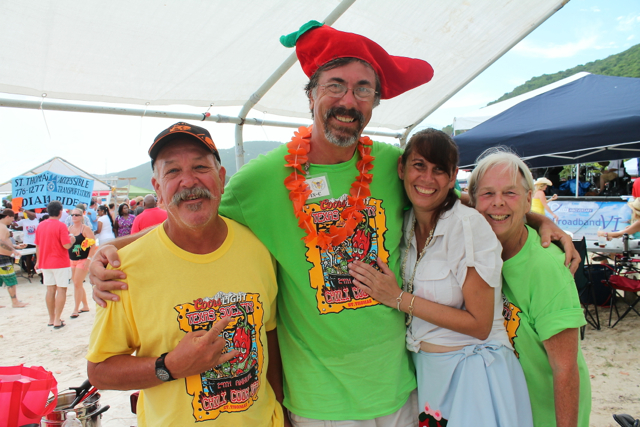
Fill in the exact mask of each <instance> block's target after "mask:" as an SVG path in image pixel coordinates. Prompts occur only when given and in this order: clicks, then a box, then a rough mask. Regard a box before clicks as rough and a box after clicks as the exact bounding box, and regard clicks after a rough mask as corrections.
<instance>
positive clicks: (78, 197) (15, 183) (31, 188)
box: [11, 171, 94, 209]
mask: <svg viewBox="0 0 640 427" xmlns="http://www.w3.org/2000/svg"><path fill="white" fill-rule="evenodd" d="M93 184H94V182H93V180H92V179H86V178H83V177H81V176H78V175H75V176H67V175H58V174H57V173H53V172H49V171H46V172H42V173H40V174H38V175H33V176H17V177H15V178H13V179H12V180H11V186H12V190H11V193H12V195H13V197H22V199H23V200H22V207H23V208H24V209H36V208H45V207H47V205H48V204H49V202H51V201H52V200H58V201H60V203H62V206H63V207H64V208H65V209H73V208H75V207H76V205H77V204H78V203H86V204H87V205H89V203H90V202H91V193H92V192H93Z"/></svg>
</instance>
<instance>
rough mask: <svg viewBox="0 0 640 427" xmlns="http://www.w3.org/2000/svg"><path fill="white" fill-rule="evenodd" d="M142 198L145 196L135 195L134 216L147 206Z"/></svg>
mask: <svg viewBox="0 0 640 427" xmlns="http://www.w3.org/2000/svg"><path fill="white" fill-rule="evenodd" d="M144 199H145V198H144V197H142V196H138V197H136V210H135V212H133V213H134V214H135V215H136V216H138V215H140V214H141V213H142V212H143V211H144V210H145V209H146V207H147V206H146V205H145V203H144ZM154 201H155V199H154Z"/></svg>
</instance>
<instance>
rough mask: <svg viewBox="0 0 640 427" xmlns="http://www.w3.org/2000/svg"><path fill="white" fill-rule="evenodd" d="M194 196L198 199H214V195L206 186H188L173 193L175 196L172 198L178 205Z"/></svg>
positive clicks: (173, 202)
mask: <svg viewBox="0 0 640 427" xmlns="http://www.w3.org/2000/svg"><path fill="white" fill-rule="evenodd" d="M192 197H196V198H198V199H212V198H213V195H212V194H211V192H210V191H209V190H207V189H206V188H202V187H194V188H186V189H184V190H182V191H180V192H178V193H176V194H174V195H173V197H172V198H171V204H172V205H176V206H177V205H178V204H179V203H180V202H183V201H186V200H189V199H190V198H192Z"/></svg>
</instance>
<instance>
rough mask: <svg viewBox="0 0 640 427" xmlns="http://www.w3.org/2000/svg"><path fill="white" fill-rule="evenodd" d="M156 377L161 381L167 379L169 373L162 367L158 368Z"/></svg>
mask: <svg viewBox="0 0 640 427" xmlns="http://www.w3.org/2000/svg"><path fill="white" fill-rule="evenodd" d="M156 377H158V379H160V380H161V381H169V378H170V375H169V372H167V371H165V370H164V369H161V368H158V369H156Z"/></svg>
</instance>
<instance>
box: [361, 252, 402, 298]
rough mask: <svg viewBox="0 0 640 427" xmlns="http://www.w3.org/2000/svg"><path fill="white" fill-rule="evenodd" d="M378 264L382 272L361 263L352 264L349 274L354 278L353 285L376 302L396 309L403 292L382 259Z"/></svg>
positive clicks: (378, 260)
mask: <svg viewBox="0 0 640 427" xmlns="http://www.w3.org/2000/svg"><path fill="white" fill-rule="evenodd" d="M376 262H377V264H378V267H380V271H378V270H376V269H375V268H374V267H373V266H371V265H369V264H365V263H364V262H361V261H354V262H352V263H350V264H349V274H351V276H352V277H353V284H354V285H356V286H357V287H358V289H360V290H363V291H365V292H366V293H367V294H369V296H371V297H372V298H373V299H375V300H376V301H378V302H380V303H382V304H384V305H386V306H388V307H392V308H395V307H396V304H397V300H396V298H398V295H400V292H401V289H400V286H398V282H397V281H396V276H395V274H393V271H391V269H390V268H389V266H388V265H387V264H385V263H384V262H382V260H381V259H380V258H378V259H377V261H376Z"/></svg>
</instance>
